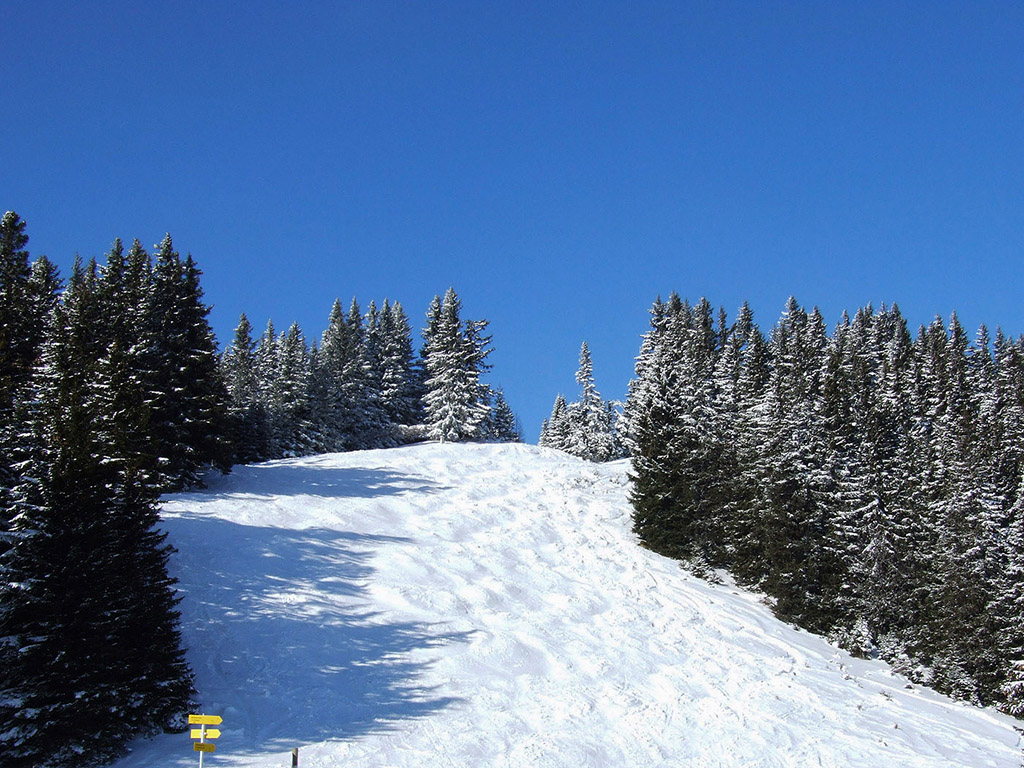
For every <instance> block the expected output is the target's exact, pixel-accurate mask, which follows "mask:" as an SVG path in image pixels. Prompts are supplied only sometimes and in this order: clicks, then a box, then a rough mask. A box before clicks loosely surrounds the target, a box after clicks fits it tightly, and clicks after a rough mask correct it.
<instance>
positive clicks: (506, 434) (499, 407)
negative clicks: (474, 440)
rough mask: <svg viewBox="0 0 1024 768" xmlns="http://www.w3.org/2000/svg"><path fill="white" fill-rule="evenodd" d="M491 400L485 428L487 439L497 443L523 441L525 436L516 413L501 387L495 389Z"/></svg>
mask: <svg viewBox="0 0 1024 768" xmlns="http://www.w3.org/2000/svg"><path fill="white" fill-rule="evenodd" d="M491 402H492V405H491V412H490V413H489V414H488V416H487V419H486V421H485V424H484V430H483V432H484V437H485V439H487V440H493V441H494V442H497V443H521V442H522V441H523V436H522V433H521V432H520V429H519V425H518V424H517V420H516V415H515V413H513V411H512V408H511V406H509V404H508V401H507V400H505V393H504V392H502V390H501V387H499V388H498V389H496V390H495V391H494V396H493V398H492V399H491Z"/></svg>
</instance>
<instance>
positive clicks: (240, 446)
mask: <svg viewBox="0 0 1024 768" xmlns="http://www.w3.org/2000/svg"><path fill="white" fill-rule="evenodd" d="M256 347H257V343H256V341H255V340H254V339H253V338H252V324H251V323H250V322H249V318H247V317H246V316H245V314H244V313H243V314H242V316H241V317H240V318H239V321H238V326H237V328H235V336H234V339H233V341H232V342H231V346H229V347H228V348H227V349H226V350H224V354H223V355H222V357H221V367H222V369H223V371H224V374H223V376H224V381H225V384H226V386H227V390H228V395H229V397H230V401H229V402H230V405H229V408H228V419H229V424H230V429H231V442H232V445H233V446H234V455H235V459H236V460H237V461H239V462H241V463H243V464H246V463H250V462H254V461H260V460H262V459H266V458H270V456H271V451H270V440H271V435H270V423H269V417H268V414H267V408H266V403H265V402H264V399H263V397H262V393H261V389H260V381H259V371H258V360H257V356H256Z"/></svg>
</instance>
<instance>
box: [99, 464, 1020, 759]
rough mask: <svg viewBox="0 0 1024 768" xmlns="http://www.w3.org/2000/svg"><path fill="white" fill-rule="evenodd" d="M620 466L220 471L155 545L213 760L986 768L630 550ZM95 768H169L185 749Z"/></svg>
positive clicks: (787, 639) (954, 710)
mask: <svg viewBox="0 0 1024 768" xmlns="http://www.w3.org/2000/svg"><path fill="white" fill-rule="evenodd" d="M627 493H628V478H627V465H626V464H625V463H623V462H617V463H613V464H605V465H594V464H588V463H585V462H581V461H579V460H576V459H573V458H571V457H568V456H566V455H564V454H561V453H557V452H554V451H550V450H545V449H540V448H535V447H530V446H522V445H419V446H412V447H407V448H400V449H394V450H387V451H367V452H358V453H348V454H336V455H328V456H317V457H309V458H302V459H291V460H283V461H276V462H269V463H266V464H260V465H257V466H249V467H238V468H236V469H235V471H234V473H233V474H232V475H230V476H227V477H218V478H215V479H214V480H213V481H212V482H211V486H210V487H209V488H208V489H206V490H204V491H202V492H198V493H189V494H180V495H176V496H171V497H168V498H167V499H166V500H165V503H164V506H163V519H164V526H165V528H166V529H167V531H168V532H169V534H170V541H171V543H173V544H174V545H175V546H176V547H177V548H178V554H177V555H176V556H175V557H174V558H173V560H172V568H173V571H174V575H176V576H177V577H178V579H179V580H180V587H181V592H182V597H183V600H182V603H181V611H182V628H183V632H184V636H185V642H186V645H187V646H188V648H189V659H190V661H191V663H192V665H193V668H194V669H195V671H196V677H197V687H198V689H199V697H200V700H201V707H200V709H201V710H202V711H203V712H205V713H208V714H219V715H222V716H223V718H224V722H223V724H222V725H221V726H219V727H220V729H221V731H222V732H223V735H222V737H221V738H220V739H219V740H218V741H217V742H216V746H217V751H216V753H214V754H211V755H207V756H206V757H205V761H206V762H205V765H207V766H210V767H213V766H254V767H255V766H260V767H262V766H267V767H269V766H277V767H281V766H288V765H291V762H290V760H291V758H290V752H291V749H292V748H293V747H299V748H300V761H299V764H300V765H301V766H303V767H304V768H328V766H330V767H331V768H334V767H336V766H344V765H353V766H356V765H358V766H361V767H363V768H366V767H374V766H379V767H381V768H384V767H385V766H386V767H387V768H402V767H403V766H410V767H415V768H427V767H428V766H466V767H467V768H469V767H470V766H472V767H473V768H478V767H480V766H509V767H510V768H511V767H513V766H514V767H515V768H527V767H529V766H573V767H574V768H576V767H578V766H608V767H611V766H614V767H615V768H624V767H631V766H693V767H694V768H696V767H698V766H700V767H704V768H710V767H712V766H737V767H738V766H763V767H766V768H767V767H768V766H792V767H793V768H797V766H799V767H800V768H803V767H804V766H809V765H815V766H836V767H837V768H838V767H839V766H842V767H843V768H856V767H857V766H864V768H879V767H880V766H900V767H901V768H909V767H911V766H921V767H922V768H924V767H925V766H928V768H935V767H936V766H972V767H975V768H976V767H980V766H999V767H1005V768H1011V767H1012V768H1017V767H1018V766H1019V765H1020V764H1021V748H1020V744H1019V742H1018V733H1017V732H1016V731H1015V729H1014V725H1015V724H1016V721H1014V720H1012V719H1011V718H1008V717H1005V716H1003V715H1000V714H999V713H996V712H993V711H991V710H979V709H975V708H971V707H969V706H967V705H964V704H960V703H957V702H953V701H951V700H949V699H947V698H944V697H942V696H939V695H937V694H935V693H933V692H931V691H929V690H925V689H921V688H919V687H917V686H913V687H912V686H910V685H909V684H908V683H907V681H906V680H905V679H903V678H901V677H899V676H897V675H895V674H893V673H892V672H891V671H890V670H889V668H888V667H886V666H885V665H883V664H880V663H876V662H867V661H861V660H856V659H853V658H851V657H850V656H848V655H847V654H845V653H843V652H841V651H839V650H837V649H836V648H834V647H833V646H831V645H829V644H828V643H826V642H825V641H824V640H822V639H820V638H818V637H815V636H813V635H809V634H808V633H806V632H801V631H798V630H796V629H794V628H792V627H790V626H788V625H786V624H784V623H781V622H779V621H778V620H777V619H775V618H774V617H773V616H772V615H771V613H770V611H769V610H768V609H767V608H766V607H765V606H764V605H763V604H761V603H760V602H759V601H758V599H757V598H756V597H755V596H752V595H749V594H746V593H743V592H741V591H740V590H738V589H736V588H734V587H731V586H729V585H710V584H707V583H704V582H702V581H700V580H697V579H695V578H693V577H691V576H689V575H687V574H686V573H685V572H683V571H682V570H681V569H680V568H679V566H678V565H677V564H676V563H674V562H673V561H670V560H667V559H665V558H662V557H659V556H657V555H655V554H652V553H651V552H648V551H646V550H644V549H642V548H641V547H639V546H638V545H637V544H636V542H635V537H634V536H633V535H632V533H631V532H630V528H631V519H630V508H629V504H628V501H627ZM130 747H131V752H130V754H129V755H128V756H127V757H125V758H124V759H123V760H121V761H120V762H119V763H117V766H118V768H150V767H151V766H152V767H155V766H162V767H164V766H185V765H194V764H195V762H196V760H197V758H196V754H195V753H194V752H193V751H192V747H191V742H190V740H189V737H188V734H177V735H164V736H160V737H157V738H155V739H152V740H149V741H138V742H135V743H134V744H132V745H130Z"/></svg>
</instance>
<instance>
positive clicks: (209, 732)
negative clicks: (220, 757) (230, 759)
mask: <svg viewBox="0 0 1024 768" xmlns="http://www.w3.org/2000/svg"><path fill="white" fill-rule="evenodd" d="M190 733H191V736H192V738H193V739H201V738H203V736H205V737H206V738H208V739H219V738H220V729H219V728H207V729H206V733H203V729H202V728H193V729H192V731H191V732H190Z"/></svg>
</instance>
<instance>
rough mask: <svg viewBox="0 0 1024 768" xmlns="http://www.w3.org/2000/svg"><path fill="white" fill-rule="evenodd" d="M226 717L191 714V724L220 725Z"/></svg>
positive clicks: (189, 718) (189, 717)
mask: <svg viewBox="0 0 1024 768" xmlns="http://www.w3.org/2000/svg"><path fill="white" fill-rule="evenodd" d="M223 722H224V718H223V717H221V716H220V715H189V716H188V724H189V725H220V724H221V723H223Z"/></svg>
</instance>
